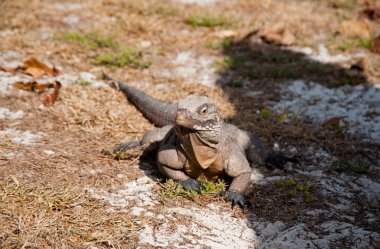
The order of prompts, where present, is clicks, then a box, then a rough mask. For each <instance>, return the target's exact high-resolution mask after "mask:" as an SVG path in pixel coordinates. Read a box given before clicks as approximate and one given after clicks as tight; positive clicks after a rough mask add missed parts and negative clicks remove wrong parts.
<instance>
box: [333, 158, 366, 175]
mask: <svg viewBox="0 0 380 249" xmlns="http://www.w3.org/2000/svg"><path fill="white" fill-rule="evenodd" d="M330 168H331V169H332V170H334V171H337V172H339V173H346V172H351V173H357V174H367V173H368V171H369V166H368V164H366V163H364V162H361V161H354V162H349V161H348V160H346V159H344V158H343V159H340V160H336V161H334V162H333V163H332V164H331V167H330Z"/></svg>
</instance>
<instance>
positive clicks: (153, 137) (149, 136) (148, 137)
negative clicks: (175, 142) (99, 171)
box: [113, 125, 173, 152]
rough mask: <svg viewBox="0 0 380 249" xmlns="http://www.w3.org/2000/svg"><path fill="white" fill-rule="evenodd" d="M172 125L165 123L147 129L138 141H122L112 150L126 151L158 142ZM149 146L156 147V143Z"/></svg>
mask: <svg viewBox="0 0 380 249" xmlns="http://www.w3.org/2000/svg"><path fill="white" fill-rule="evenodd" d="M172 127H173V126H172V125H167V126H164V127H162V128H159V129H153V130H148V131H147V132H146V133H145V134H144V136H143V137H142V139H141V140H140V141H126V142H123V143H121V144H119V145H117V146H116V147H115V148H114V150H113V151H114V152H117V151H120V150H124V151H127V150H130V149H134V148H137V147H141V146H148V145H154V143H156V144H157V143H158V142H160V141H161V140H162V139H164V138H165V136H166V135H167V134H168V132H169V131H170V129H171V128H172ZM150 148H151V149H157V145H156V146H150Z"/></svg>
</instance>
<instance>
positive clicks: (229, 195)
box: [223, 191, 252, 208]
mask: <svg viewBox="0 0 380 249" xmlns="http://www.w3.org/2000/svg"><path fill="white" fill-rule="evenodd" d="M223 195H224V199H225V200H226V201H230V202H231V207H232V208H234V207H235V206H236V205H239V207H241V208H243V207H251V206H252V205H251V203H250V202H249V201H248V200H246V199H245V198H244V196H243V195H242V194H240V193H237V192H234V191H226V192H223Z"/></svg>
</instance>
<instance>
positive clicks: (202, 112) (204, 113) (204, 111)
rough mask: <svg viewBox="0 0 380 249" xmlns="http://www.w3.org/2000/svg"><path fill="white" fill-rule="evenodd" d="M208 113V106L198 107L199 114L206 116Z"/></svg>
mask: <svg viewBox="0 0 380 249" xmlns="http://www.w3.org/2000/svg"><path fill="white" fill-rule="evenodd" d="M207 113H208V106H202V107H201V108H199V109H198V114H199V115H201V116H204V115H206V114H207Z"/></svg>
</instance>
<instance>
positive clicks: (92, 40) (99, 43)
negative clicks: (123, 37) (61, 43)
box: [62, 32, 117, 48]
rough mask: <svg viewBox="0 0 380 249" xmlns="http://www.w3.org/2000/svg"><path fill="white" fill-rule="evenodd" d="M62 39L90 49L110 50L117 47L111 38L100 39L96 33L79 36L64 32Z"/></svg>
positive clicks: (78, 34)
mask: <svg viewBox="0 0 380 249" xmlns="http://www.w3.org/2000/svg"><path fill="white" fill-rule="evenodd" d="M62 39H63V40H66V41H75V42H78V43H80V44H81V45H85V46H89V47H91V48H110V47H116V46H117V45H116V43H115V42H114V41H113V39H112V38H111V37H102V36H101V35H99V34H98V33H90V34H80V33H75V32H66V33H63V35H62Z"/></svg>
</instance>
